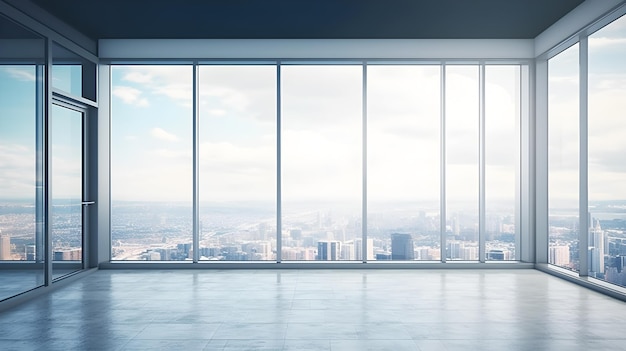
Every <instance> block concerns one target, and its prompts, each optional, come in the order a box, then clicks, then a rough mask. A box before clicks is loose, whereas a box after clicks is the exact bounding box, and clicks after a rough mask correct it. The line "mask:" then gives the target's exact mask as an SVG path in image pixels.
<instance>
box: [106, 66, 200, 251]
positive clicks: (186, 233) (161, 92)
mask: <svg viewBox="0 0 626 351" xmlns="http://www.w3.org/2000/svg"><path fill="white" fill-rule="evenodd" d="M192 70H193V67H192V66H191V65H127V66H112V68H111V115H112V118H111V258H112V259H113V260H187V259H190V250H191V246H192V242H193V236H192V227H193V225H192V183H193V176H192V165H193V164H192V154H193V152H192V145H193V143H192V141H193V138H192V122H193V119H192V118H193V113H192V106H193V91H192V90H193V84H192V81H193V74H192Z"/></svg>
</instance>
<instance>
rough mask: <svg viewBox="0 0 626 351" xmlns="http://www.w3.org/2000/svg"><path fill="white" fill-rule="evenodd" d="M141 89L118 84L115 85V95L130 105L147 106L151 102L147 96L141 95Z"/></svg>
mask: <svg viewBox="0 0 626 351" xmlns="http://www.w3.org/2000/svg"><path fill="white" fill-rule="evenodd" d="M141 95H142V92H141V90H138V89H135V88H131V87H127V86H122V85H118V86H115V87H113V96H115V97H118V98H120V99H122V101H124V103H126V104H129V105H135V106H139V107H147V106H149V105H150V104H149V103H148V100H147V99H146V98H142V97H141Z"/></svg>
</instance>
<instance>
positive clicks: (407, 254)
mask: <svg viewBox="0 0 626 351" xmlns="http://www.w3.org/2000/svg"><path fill="white" fill-rule="evenodd" d="M391 259H392V260H405V261H407V260H414V259H415V249H414V248H413V237H412V236H411V234H399V233H394V234H391Z"/></svg>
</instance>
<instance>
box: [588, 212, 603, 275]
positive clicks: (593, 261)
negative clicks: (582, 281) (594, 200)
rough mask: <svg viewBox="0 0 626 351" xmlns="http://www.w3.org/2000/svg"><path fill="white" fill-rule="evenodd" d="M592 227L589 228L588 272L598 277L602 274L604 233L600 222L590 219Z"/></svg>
mask: <svg viewBox="0 0 626 351" xmlns="http://www.w3.org/2000/svg"><path fill="white" fill-rule="evenodd" d="M592 221H593V222H594V224H593V226H592V227H590V228H589V255H590V257H589V258H590V260H589V263H590V267H589V268H590V269H589V270H590V271H591V272H594V273H596V274H598V275H603V274H604V231H603V230H602V227H601V226H600V220H598V219H592Z"/></svg>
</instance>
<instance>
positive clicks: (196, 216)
mask: <svg viewBox="0 0 626 351" xmlns="http://www.w3.org/2000/svg"><path fill="white" fill-rule="evenodd" d="M198 75H199V72H198V63H197V62H194V64H193V80H192V81H193V88H192V89H193V102H192V104H193V107H192V109H193V116H192V118H193V127H192V129H193V131H192V133H193V137H192V139H193V140H192V143H193V145H192V147H193V153H192V163H193V176H192V178H193V200H192V201H193V203H192V208H193V215H192V217H193V244H192V247H193V263H198V261H199V260H200V193H199V184H198V182H199V181H200V177H199V173H198V172H199V167H198V166H199V163H198V162H199V157H200V155H199V151H200V148H199V143H200V140H199V139H198V138H199V134H198V130H199V127H200V115H199V111H198V96H199V95H198V84H199V80H198Z"/></svg>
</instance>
